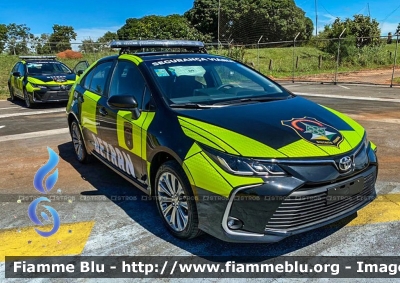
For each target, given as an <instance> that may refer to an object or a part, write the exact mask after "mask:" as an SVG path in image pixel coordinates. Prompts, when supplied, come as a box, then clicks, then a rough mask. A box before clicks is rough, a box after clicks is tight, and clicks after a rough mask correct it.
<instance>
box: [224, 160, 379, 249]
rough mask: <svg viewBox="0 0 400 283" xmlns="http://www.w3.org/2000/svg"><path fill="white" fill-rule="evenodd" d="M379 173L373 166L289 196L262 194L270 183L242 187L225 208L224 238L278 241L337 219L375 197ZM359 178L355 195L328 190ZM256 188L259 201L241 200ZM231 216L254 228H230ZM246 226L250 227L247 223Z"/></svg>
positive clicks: (252, 193)
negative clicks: (360, 187) (338, 193)
mask: <svg viewBox="0 0 400 283" xmlns="http://www.w3.org/2000/svg"><path fill="white" fill-rule="evenodd" d="M376 175H377V168H376V166H370V168H368V170H366V171H364V172H362V173H361V174H358V175H356V176H353V177H352V178H350V179H348V180H345V181H342V182H338V183H335V184H331V185H326V186H321V187H317V188H313V189H299V190H295V191H294V192H292V193H291V194H289V195H288V196H286V197H282V196H277V195H268V193H267V194H264V195H263V192H267V191H269V188H268V185H267V184H263V185H261V186H258V187H254V188H244V189H243V188H239V189H237V190H235V191H234V192H233V193H232V195H231V197H230V199H229V203H228V206H227V207H226V210H225V212H224V218H223V220H222V227H223V230H224V236H225V237H226V238H225V239H226V240H228V241H239V242H243V241H245V242H247V241H250V242H276V241H280V240H282V239H284V238H286V237H289V236H291V235H295V234H299V233H303V232H306V231H309V230H313V229H316V228H319V227H321V226H325V225H327V224H330V223H333V222H336V221H338V220H340V219H342V218H344V217H346V216H349V215H351V214H353V213H355V212H357V211H358V210H359V209H360V208H362V207H363V206H365V205H367V204H368V203H370V202H371V201H372V200H373V199H374V198H375V197H376V192H375V181H376ZM359 180H362V182H363V188H362V191H360V192H358V193H356V194H354V195H351V193H349V194H346V192H344V193H343V194H342V195H340V196H334V195H331V194H330V193H329V191H331V190H335V189H337V188H341V187H344V188H345V186H346V185H349V184H353V183H354V182H357V181H359ZM255 191H257V192H258V196H259V199H260V201H254V200H253V201H252V200H250V201H242V200H241V199H249V197H250V196H252V195H253V199H254V197H255V195H254V193H255ZM235 199H238V200H239V201H235ZM257 202H258V203H257ZM250 206H251V207H252V208H253V209H252V210H251V211H252V212H253V213H250V214H249V213H244V212H245V210H246V211H247V212H248V211H249V210H248V208H249V207H250ZM271 208H272V209H273V210H274V212H273V213H271ZM229 216H231V217H235V218H238V219H241V220H242V221H243V222H244V223H246V222H248V223H250V229H251V230H253V231H235V230H231V229H229V228H228V226H227V224H226V223H227V220H228V217H229ZM256 223H257V225H255V224H256ZM243 228H244V229H245V228H248V227H246V225H244V227H243ZM261 229H263V231H261Z"/></svg>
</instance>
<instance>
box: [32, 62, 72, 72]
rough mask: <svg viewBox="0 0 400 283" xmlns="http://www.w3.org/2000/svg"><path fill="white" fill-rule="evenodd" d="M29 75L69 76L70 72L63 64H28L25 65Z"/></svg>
mask: <svg viewBox="0 0 400 283" xmlns="http://www.w3.org/2000/svg"><path fill="white" fill-rule="evenodd" d="M26 66H27V68H28V74H30V75H51V74H70V73H72V71H71V70H70V69H69V68H68V67H67V66H65V65H64V64H62V63H60V62H56V61H52V62H28V63H27V64H26Z"/></svg>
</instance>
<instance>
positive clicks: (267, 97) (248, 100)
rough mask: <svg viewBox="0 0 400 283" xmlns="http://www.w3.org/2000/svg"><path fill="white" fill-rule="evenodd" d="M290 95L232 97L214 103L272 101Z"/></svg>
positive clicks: (230, 103)
mask: <svg viewBox="0 0 400 283" xmlns="http://www.w3.org/2000/svg"><path fill="white" fill-rule="evenodd" d="M289 97H290V96H286V97H282V96H263V97H246V98H241V99H234V100H229V101H223V102H218V103H215V104H219V105H232V104H240V103H247V102H265V101H273V100H285V99H288V98H289Z"/></svg>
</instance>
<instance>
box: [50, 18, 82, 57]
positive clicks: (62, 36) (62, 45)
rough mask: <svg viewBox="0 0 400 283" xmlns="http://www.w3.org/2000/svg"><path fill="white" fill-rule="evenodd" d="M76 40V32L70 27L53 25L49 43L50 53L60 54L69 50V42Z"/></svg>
mask: <svg viewBox="0 0 400 283" xmlns="http://www.w3.org/2000/svg"><path fill="white" fill-rule="evenodd" d="M75 39H76V32H75V31H74V28H73V27H71V26H62V25H57V24H55V25H53V33H52V34H51V35H50V38H49V43H50V48H51V51H52V52H61V51H64V50H67V49H72V48H71V40H75Z"/></svg>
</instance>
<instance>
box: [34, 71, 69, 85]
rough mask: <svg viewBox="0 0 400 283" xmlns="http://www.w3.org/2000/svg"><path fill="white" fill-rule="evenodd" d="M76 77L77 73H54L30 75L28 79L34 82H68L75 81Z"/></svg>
mask: <svg viewBox="0 0 400 283" xmlns="http://www.w3.org/2000/svg"><path fill="white" fill-rule="evenodd" d="M75 79H76V75H75V74H67V73H65V74H54V75H30V76H29V77H28V81H29V82H32V83H36V84H39V83H66V82H68V81H70V82H74V81H75Z"/></svg>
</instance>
